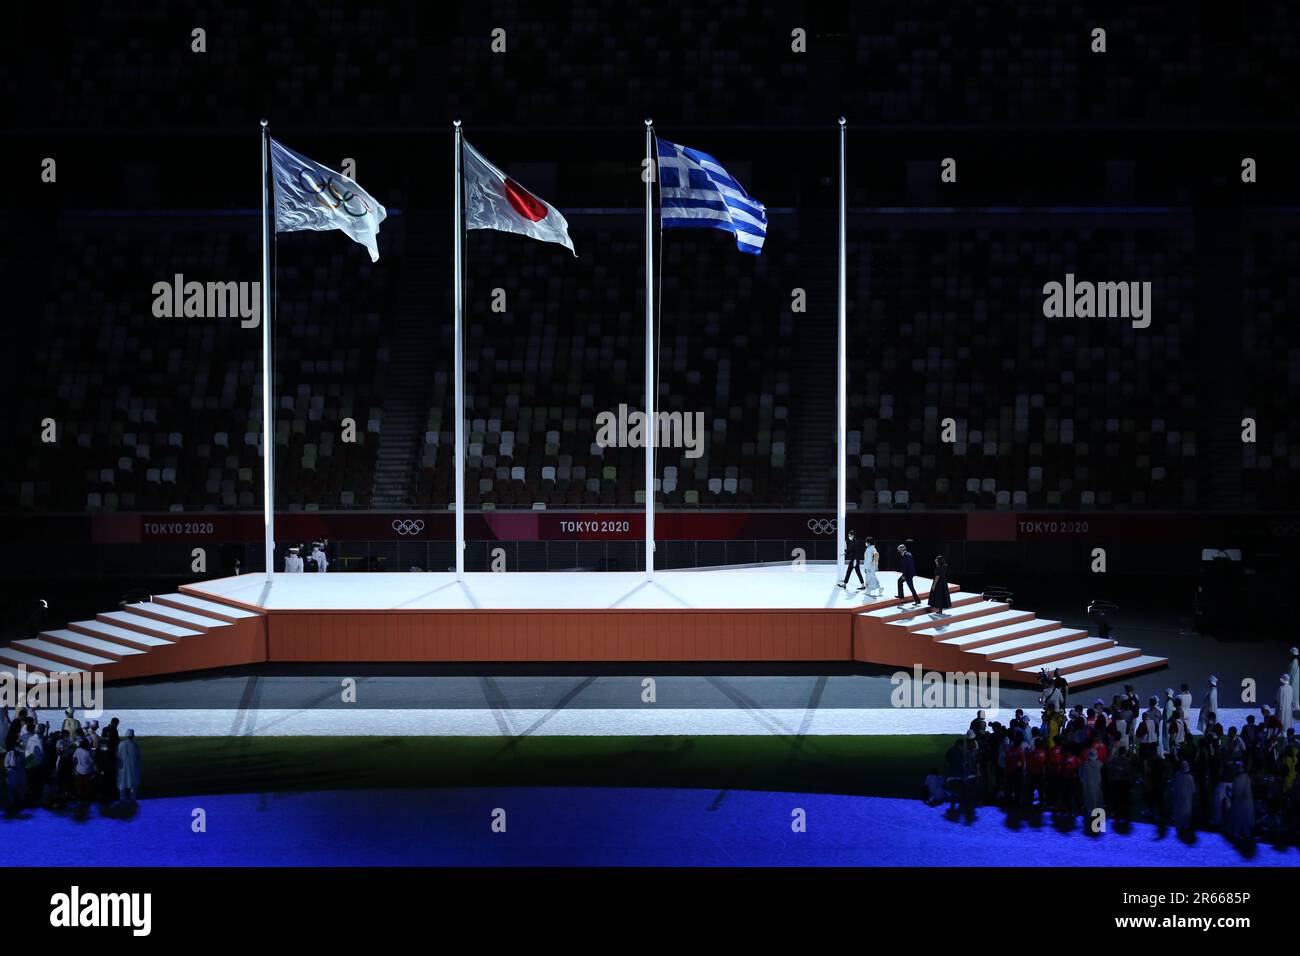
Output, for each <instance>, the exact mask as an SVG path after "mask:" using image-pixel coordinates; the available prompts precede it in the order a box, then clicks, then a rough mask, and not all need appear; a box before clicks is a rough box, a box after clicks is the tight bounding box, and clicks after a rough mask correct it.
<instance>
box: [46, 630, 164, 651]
mask: <svg viewBox="0 0 1300 956" xmlns="http://www.w3.org/2000/svg"><path fill="white" fill-rule="evenodd" d="M101 626H102V627H110V626H111V625H108V624H104V625H101ZM41 636H42V637H56V638H58V639H59V640H60V641H69V642H71V643H73V644H76V645H77V646H78V647H81V648H84V649H86V650H91V651H99V652H100V653H101V654H114V655H116V656H117V657H130V656H131V655H132V654H143V653H144V651H142V650H140V648H138V647H128V646H127V645H125V644H114V643H113V642H112V641H106V640H104V639H103V638H102V637H91V636H90V635H89V634H80V633H78V632H77V631H69V630H59V631H41ZM137 636H139V635H137ZM156 640H162V638H156Z"/></svg>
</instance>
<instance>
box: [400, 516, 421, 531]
mask: <svg viewBox="0 0 1300 956" xmlns="http://www.w3.org/2000/svg"><path fill="white" fill-rule="evenodd" d="M393 530H394V531H396V532H397V533H398V534H419V533H420V532H421V531H423V530H424V522H423V521H421V520H420V519H419V518H416V519H415V520H411V519H410V518H405V519H403V518H395V519H393Z"/></svg>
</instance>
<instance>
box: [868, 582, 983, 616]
mask: <svg viewBox="0 0 1300 956" xmlns="http://www.w3.org/2000/svg"><path fill="white" fill-rule="evenodd" d="M916 590H917V591H918V592H921V588H919V587H918V588H917V589H916ZM927 593H929V592H922V593H921V603H920V605H919V606H918V607H905V606H904V605H902V604H891V605H890V606H889V607H878V608H876V609H875V610H874V611H863V612H862V613H863V614H866V615H867V616H868V617H874V618H879V619H881V620H886V621H887V620H889V619H890V618H894V617H897V616H898V615H900V614H912V613H915V612H917V611H924V610H925V608H926V603H925V594H927ZM886 596H888V594H887V593H886ZM948 596H949V597H950V598H952V603H953V604H962V603H966V604H969V603H970V602H972V601H979V600H981V598H980V596H979V595H978V594H972V593H971V592H969V591H952V592H951V593H950V594H949V595H948ZM891 600H894V599H893V598H891ZM904 600H905V601H911V600H912V592H911V591H909V592H907V597H906V598H905V599H904Z"/></svg>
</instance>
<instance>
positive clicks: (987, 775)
mask: <svg viewBox="0 0 1300 956" xmlns="http://www.w3.org/2000/svg"><path fill="white" fill-rule="evenodd" d="M1291 661H1292V663H1291V667H1292V669H1295V668H1296V667H1297V666H1298V664H1297V661H1298V655H1297V653H1296V650H1295V649H1294V648H1293V649H1292V658H1291ZM1290 678H1291V675H1290V674H1284V675H1282V680H1281V687H1280V688H1279V694H1278V700H1277V704H1278V705H1279V706H1277V707H1270V706H1267V705H1265V706H1261V707H1260V713H1259V716H1258V717H1256V715H1254V714H1250V715H1247V716H1246V718H1245V720H1244V722H1243V723H1242V726H1240V727H1238V726H1235V725H1234V726H1230V727H1228V728H1227V729H1226V730H1225V729H1224V726H1223V724H1222V723H1221V722H1220V720H1219V716H1220V715H1219V712H1218V710H1219V708H1218V681H1217V679H1216V678H1214V677H1210V678H1209V680H1208V682H1207V688H1206V691H1205V693H1204V696H1203V697H1202V700H1201V706H1200V708H1199V710H1198V712H1197V716H1196V719H1195V722H1194V723H1193V721H1192V719H1191V718H1192V713H1193V711H1192V692H1191V690H1190V688H1189V687H1188V686H1187V685H1186V684H1183V685H1182V688H1181V690H1180V691H1179V692H1177V693H1175V691H1174V689H1173V688H1172V687H1170V688H1166V689H1165V692H1164V695H1163V699H1162V697H1161V696H1160V695H1153V696H1151V697H1150V698H1148V700H1147V702H1146V705H1145V706H1143V702H1142V699H1141V698H1140V697H1139V695H1138V694H1137V692H1136V691H1135V690H1134V689H1133V686H1132V685H1125V688H1124V692H1123V693H1122V694H1116V695H1114V696H1113V697H1112V698H1111V700H1110V702H1109V703H1107V702H1106V701H1104V700H1102V699H1101V698H1096V699H1094V700H1093V701H1092V702H1091V703H1088V704H1084V703H1070V702H1069V700H1068V697H1069V686H1068V682H1067V681H1066V680H1065V679H1064V678H1062V677H1061V676H1060V675H1059V674H1057V675H1052V676H1048V677H1047V679H1046V681H1045V683H1044V689H1043V695H1042V696H1041V697H1040V701H1041V702H1042V704H1043V709H1042V712H1041V714H1040V715H1039V717H1038V720H1037V721H1036V722H1035V721H1034V720H1033V719H1032V718H1031V717H1030V716H1029V715H1028V714H1026V713H1025V712H1024V710H1021V709H1017V710H1016V711H1015V715H1014V717H1012V718H1011V720H1010V721H1009V722H1007V723H1006V724H1005V725H1004V724H1002V723H1000V722H999V721H996V720H988V719H987V718H986V716H985V712H984V711H979V712H978V714H977V715H976V717H975V719H974V720H972V721H971V724H970V727H969V729H968V730H967V732H966V735H965V736H964V737H962V738H960V739H958V740H957V741H956V742H955V743H954V744H953V745H952V747H951V748H949V750H948V752H947V755H946V760H947V764H948V766H947V772H946V773H944V772H941V771H940V770H939V769H938V768H933V769H932V770H931V772H930V774H929V776H927V778H926V781H925V783H926V789H927V798H928V802H929V803H930V804H931V805H932V806H938V805H940V804H943V803H947V804H948V805H949V808H950V810H952V811H958V810H961V811H965V812H970V811H971V810H973V808H974V807H976V806H978V805H981V804H984V805H998V806H1002V807H1004V808H1006V809H1008V810H1016V811H1027V810H1046V811H1050V812H1053V813H1062V814H1068V815H1070V816H1079V815H1082V817H1083V825H1084V828H1085V830H1089V831H1090V832H1094V833H1099V832H1103V831H1104V829H1108V828H1109V826H1110V825H1111V824H1113V823H1124V822H1130V821H1134V820H1140V821H1145V822H1150V823H1156V824H1160V825H1165V826H1172V827H1174V828H1175V829H1176V830H1178V831H1179V832H1180V833H1190V832H1191V831H1194V830H1198V829H1203V830H1213V831H1219V832H1222V833H1223V834H1225V835H1226V836H1228V837H1229V838H1231V839H1233V840H1236V841H1249V840H1254V839H1264V840H1269V841H1271V842H1274V843H1296V842H1300V787H1298V786H1296V776H1297V770H1298V769H1300V740H1297V738H1296V733H1295V728H1294V726H1293V723H1294V719H1295V717H1294V710H1293V705H1292V699H1291V695H1290V691H1291V684H1292V681H1291V679H1290ZM1098 811H1104V813H1098Z"/></svg>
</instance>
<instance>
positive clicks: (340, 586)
mask: <svg viewBox="0 0 1300 956" xmlns="http://www.w3.org/2000/svg"><path fill="white" fill-rule="evenodd" d="M879 578H880V583H881V585H882V586H883V587H884V589H885V592H884V595H883V596H882V597H879V598H874V599H869V598H868V597H867V596H866V594H865V593H864V592H859V591H857V590H856V588H857V578H856V577H855V578H854V579H853V580H852V582H851V583H850V585H849V590H847V591H844V590H841V589H840V588H838V587H836V586H835V584H836V581H837V580H838V579H837V577H836V575H835V569H834V567H826V566H818V565H808V566H806V567H805V569H804V570H802V571H800V570H795V569H794V568H791V567H788V566H785V565H781V566H778V567H755V568H747V569H740V570H737V569H730V568H728V569H718V570H692V571H657V572H655V575H654V578H653V580H651V581H646V578H645V575H644V574H643V573H642V572H639V571H611V572H590V571H584V572H577V571H573V572H563V571H550V572H543V571H538V572H533V571H515V572H501V573H491V572H475V573H468V574H466V575H465V577H464V580H463V581H460V582H457V580H456V576H455V574H452V573H449V572H411V573H391V574H373V573H342V574H334V573H327V574H307V573H303V574H286V573H276V574H275V575H274V579H273V580H272V581H270V582H268V581H267V580H266V576H265V575H262V574H247V575H242V576H240V577H232V578H219V579H217V580H213V581H200V582H197V583H195V584H192V585H189V586H187V587H186V591H187V592H188V593H190V594H195V595H205V596H208V597H210V598H212V599H213V600H216V601H232V602H237V603H238V604H241V605H245V606H248V607H255V608H260V609H262V610H267V611H330V610H334V611H473V610H484V611H580V610H593V611H650V610H687V611H711V610H712V611H721V610H733V609H745V610H814V609H852V608H864V609H865V608H869V607H874V606H884V605H885V604H887V603H896V600H895V599H896V595H897V588H898V573H897V572H895V571H884V572H880V574H879ZM914 580H915V583H916V589H917V591H918V592H919V593H920V594H922V595H925V594H926V593H928V591H929V589H930V579H929V578H922V577H917V578H915V579H914ZM909 597H910V592H909Z"/></svg>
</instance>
